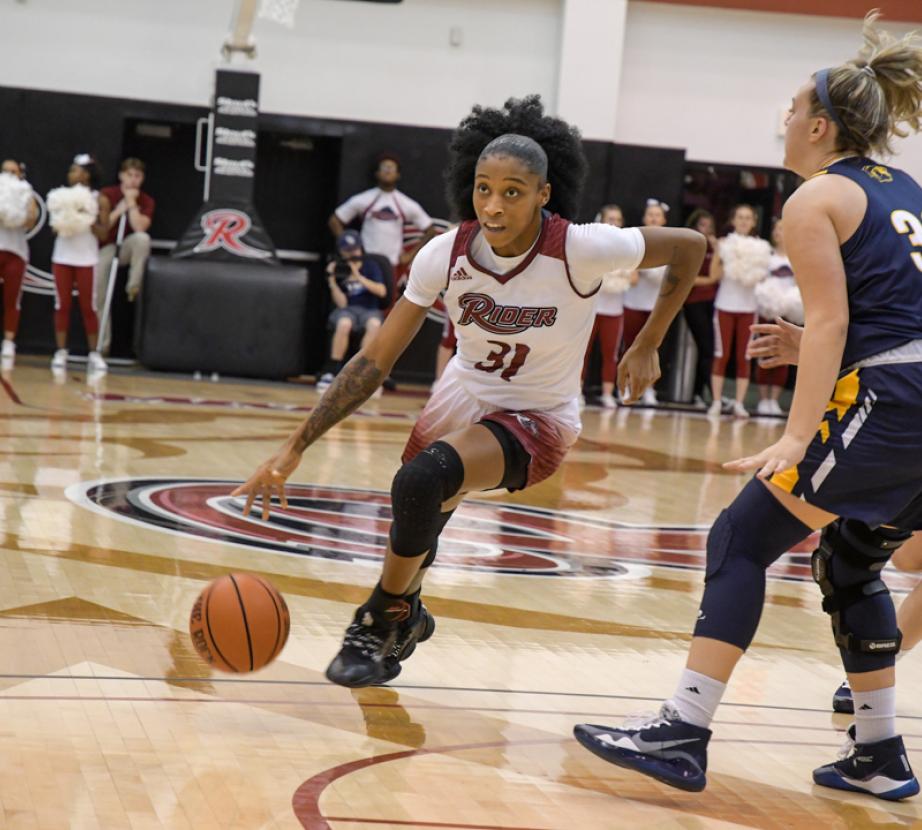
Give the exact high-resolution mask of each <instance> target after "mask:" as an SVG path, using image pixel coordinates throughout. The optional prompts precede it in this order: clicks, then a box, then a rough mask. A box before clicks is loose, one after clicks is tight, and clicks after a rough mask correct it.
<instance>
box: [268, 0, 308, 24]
mask: <svg viewBox="0 0 922 830" xmlns="http://www.w3.org/2000/svg"><path fill="white" fill-rule="evenodd" d="M300 2H301V0H261V2H260V4H259V17H261V18H262V19H263V20H271V21H272V22H273V23H280V24H281V25H282V26H287V27H288V28H289V29H293V28H294V25H295V12H297V11H298V4H299V3H300Z"/></svg>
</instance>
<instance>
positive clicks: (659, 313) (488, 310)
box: [234, 96, 706, 687]
mask: <svg viewBox="0 0 922 830" xmlns="http://www.w3.org/2000/svg"><path fill="white" fill-rule="evenodd" d="M451 152H452V161H451V166H450V168H449V170H448V174H447V179H448V195H449V198H450V200H451V202H452V203H453V206H454V208H455V210H456V212H457V213H458V214H459V217H460V218H461V220H462V222H461V224H460V225H459V227H457V228H455V229H453V230H451V231H449V232H448V233H445V234H442V235H440V236H437V237H436V238H434V239H433V240H431V241H430V242H428V243H427V244H426V245H425V246H424V247H423V249H422V250H421V251H420V252H419V254H418V255H417V257H416V259H415V260H414V262H413V267H412V270H411V272H410V278H409V282H408V284H407V289H406V292H405V293H404V296H403V297H402V298H401V300H400V301H399V302H398V303H397V305H396V306H395V307H394V310H393V311H392V312H391V314H390V315H389V316H388V318H387V320H385V322H384V324H383V325H382V327H381V330H380V332H379V334H378V337H377V338H376V339H375V341H374V342H373V343H372V344H369V345H368V346H367V347H365V348H363V349H362V350H361V352H359V354H358V355H356V357H354V358H353V359H352V360H351V361H350V362H349V363H348V364H347V365H346V366H345V367H344V368H343V370H342V371H341V372H340V374H339V375H338V376H337V378H336V380H334V382H333V384H332V385H331V386H330V388H329V389H328V390H327V391H326V393H325V394H324V396H323V398H322V399H321V401H320V402H319V404H318V405H317V407H316V409H315V410H314V411H313V412H312V413H311V414H310V416H309V417H308V418H307V420H306V421H305V422H304V424H303V425H302V426H301V427H299V428H298V429H297V430H296V431H295V432H294V434H293V435H292V436H291V437H290V438H289V440H288V441H287V442H286V443H285V445H284V446H283V447H282V449H281V450H280V451H279V453H278V454H276V455H275V456H274V457H273V458H271V459H270V460H269V461H268V462H266V463H265V464H264V465H262V466H261V467H260V468H259V469H258V470H257V471H256V473H255V474H254V475H253V476H252V477H251V478H250V479H249V480H248V481H247V482H246V483H245V484H244V485H243V486H241V487H239V488H237V490H236V491H235V492H234V495H246V496H247V502H246V507H245V510H246V512H247V513H249V511H250V508H251V506H252V505H253V502H254V499H255V498H256V497H257V496H260V497H261V498H262V502H263V516H264V517H267V516H268V511H269V506H270V500H271V498H272V496H273V495H277V496H278V497H279V499H280V500H281V503H282V505H285V498H284V482H285V480H286V479H287V478H288V476H290V475H291V474H292V473H293V472H294V470H295V469H296V468H297V466H298V464H299V463H300V461H301V456H302V454H303V452H304V451H305V450H306V449H307V447H309V446H310V445H311V444H312V443H314V442H315V441H316V440H317V439H319V438H320V436H321V435H323V434H324V433H325V432H326V431H327V430H328V429H329V428H330V427H332V426H333V425H334V424H336V423H338V422H339V421H341V420H342V419H343V418H345V417H346V416H347V415H349V413H351V412H354V411H355V410H356V409H357V408H358V407H359V406H360V405H361V404H362V403H363V402H364V401H366V400H367V399H368V398H369V397H370V396H371V394H372V393H373V392H374V391H375V389H377V387H378V386H379V385H380V383H381V381H382V380H383V379H384V378H385V377H386V376H387V373H388V372H389V371H390V369H391V367H392V366H393V365H394V362H395V361H396V360H397V358H398V357H399V356H400V354H401V353H402V352H403V351H404V349H406V347H407V346H408V345H409V343H410V341H411V340H412V339H413V337H414V335H415V334H416V332H417V331H418V330H419V327H420V326H421V325H422V323H423V321H424V320H425V318H426V312H427V310H428V309H429V307H430V306H432V304H433V303H434V302H435V301H436V300H437V299H438V297H439V295H440V294H441V293H442V292H444V302H445V307H446V309H447V311H448V314H449V315H450V317H451V320H452V322H453V323H454V326H455V331H456V332H457V338H458V352H457V354H456V355H455V356H454V357H453V358H451V360H450V361H449V362H448V366H447V367H446V369H445V372H444V374H443V375H442V377H441V378H440V379H439V381H438V383H437V384H436V386H435V388H434V389H433V392H432V395H431V397H430V399H429V401H428V403H427V404H426V406H425V408H424V409H423V411H422V413H421V414H420V416H419V419H418V420H417V422H416V426H415V427H414V429H413V432H412V434H411V435H410V439H409V441H408V442H407V446H406V448H405V450H404V453H403V459H402V460H403V466H402V467H401V468H400V469H399V470H398V472H397V474H396V476H395V478H394V482H393V485H392V487H391V509H392V513H393V522H392V524H391V528H390V534H389V539H388V544H387V552H386V556H385V560H384V567H383V571H382V574H381V580H380V582H379V583H378V584H377V586H376V587H375V589H374V591H373V592H372V594H371V596H370V597H369V598H368V600H366V602H364V603H363V604H362V605H361V606H360V607H359V608H358V609H357V610H356V612H355V615H354V618H353V621H352V623H351V625H349V627H348V629H347V630H346V635H345V638H344V641H343V645H342V648H341V650H340V652H339V654H337V655H336V657H335V658H334V659H333V661H332V663H331V664H330V666H329V668H328V669H327V677H328V678H329V679H330V680H331V681H333V682H334V683H338V684H340V685H343V686H353V687H355V686H369V685H373V684H379V683H384V682H387V681H388V680H391V679H393V678H394V677H396V676H397V674H398V673H399V672H400V669H401V665H400V662H401V661H402V660H404V659H406V658H407V657H409V656H410V654H411V653H412V652H413V650H414V649H415V648H416V645H417V643H418V642H422V641H424V640H426V639H428V638H429V637H430V636H431V635H432V632H433V629H434V621H433V619H432V616H431V615H430V614H429V613H428V611H427V610H426V608H425V606H424V605H423V604H422V602H421V599H420V586H421V583H422V579H423V576H424V575H425V572H426V569H427V568H428V567H429V566H430V565H431V564H432V562H433V560H434V559H435V555H436V550H437V545H438V538H439V534H440V533H441V532H442V529H443V528H444V527H445V524H446V523H447V522H448V521H449V519H450V518H451V515H452V512H453V511H454V509H455V508H456V507H457V506H458V504H459V503H460V501H461V500H462V499H463V497H464V495H465V494H466V493H469V492H477V491H482V490H494V489H500V488H502V489H508V490H521V489H524V488H526V487H529V486H531V485H533V484H537V483H538V482H540V481H542V480H543V479H545V478H547V477H548V476H550V475H551V474H552V473H554V471H555V470H556V469H557V468H558V467H559V465H560V464H561V462H562V461H563V458H564V456H565V455H566V453H567V451H568V450H569V448H570V447H571V446H572V445H573V443H574V442H575V441H576V438H577V436H578V434H579V430H580V426H581V424H580V417H579V403H578V400H579V393H580V368H581V366H582V361H583V355H584V353H585V350H586V342H587V340H588V338H589V334H590V332H591V331H592V324H593V321H594V319H595V294H596V293H597V292H598V291H599V288H600V287H601V283H602V275H603V274H605V273H607V272H609V271H612V270H615V269H625V270H634V269H636V268H638V267H644V268H653V267H657V266H662V265H668V266H669V268H668V269H667V270H668V273H667V274H666V275H665V277H664V279H663V285H662V288H661V290H660V294H659V297H658V299H657V302H656V305H655V307H654V309H653V311H652V312H651V314H650V318H649V319H648V320H647V323H646V325H645V326H644V328H643V330H642V331H641V332H640V334H639V335H638V336H637V339H636V340H635V342H634V345H633V346H632V347H631V348H630V349H629V350H628V351H627V352H626V353H625V355H624V358H623V359H622V361H621V367H620V372H619V385H620V387H621V390H622V394H625V395H627V401H628V402H630V401H632V400H636V399H637V398H638V397H639V396H640V395H642V394H643V391H644V390H645V389H647V388H648V387H649V386H650V385H651V384H652V383H653V382H654V381H655V380H656V378H657V377H658V376H659V363H658V359H657V353H656V350H657V347H658V346H659V344H660V343H661V342H662V340H663V337H664V336H665V334H666V331H667V330H668V328H669V325H670V323H671V322H672V320H673V319H674V318H675V316H676V314H677V313H678V312H679V310H680V309H681V308H682V304H683V302H684V300H685V297H686V295H687V294H688V292H689V291H690V289H691V286H692V285H693V283H694V280H695V277H696V276H697V275H698V272H699V269H700V266H701V262H702V261H703V259H704V253H705V248H706V242H705V239H704V237H703V236H701V234H699V233H697V232H695V231H691V230H688V229H685V228H643V229H638V228H627V229H624V228H617V227H614V226H612V225H603V224H596V223H593V224H586V225H577V224H573V223H571V222H570V221H569V219H570V217H573V216H574V215H575V214H576V212H577V210H578V209H579V204H580V190H581V188H582V184H583V180H584V178H585V174H586V169H587V163H586V159H585V157H584V155H583V150H582V144H581V141H580V137H579V133H578V132H577V131H576V130H575V129H574V128H573V127H571V126H570V125H568V124H567V123H565V122H564V121H561V120H560V119H557V118H552V117H550V116H546V115H545V114H544V110H543V106H542V104H541V101H540V99H539V98H538V97H537V96H530V97H528V98H525V99H523V100H515V99H512V100H510V101H507V102H506V105H505V107H504V108H503V109H502V110H497V109H488V108H481V107H475V108H474V110H473V112H472V113H471V114H470V115H469V116H468V117H467V118H465V119H464V121H463V122H462V124H461V126H460V127H459V128H458V130H457V131H456V132H455V135H454V137H453V139H452V143H451ZM627 387H629V388H630V392H629V393H628V391H627Z"/></svg>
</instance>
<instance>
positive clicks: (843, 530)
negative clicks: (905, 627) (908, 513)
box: [811, 519, 912, 672]
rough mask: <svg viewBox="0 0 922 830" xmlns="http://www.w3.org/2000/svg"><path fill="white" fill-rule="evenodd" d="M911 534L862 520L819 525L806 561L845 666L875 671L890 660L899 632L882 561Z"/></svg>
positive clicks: (897, 644)
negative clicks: (882, 575)
mask: <svg viewBox="0 0 922 830" xmlns="http://www.w3.org/2000/svg"><path fill="white" fill-rule="evenodd" d="M911 535H912V534H911V533H910V532H909V531H904V530H896V529H894V528H886V527H879V528H877V529H875V530H872V529H871V528H870V527H868V526H867V525H866V524H864V522H859V521H855V520H853V519H838V520H836V521H834V522H833V523H832V524H830V525H829V526H828V527H826V528H825V529H824V530H823V533H822V535H821V537H820V545H819V547H818V548H817V549H816V551H814V553H813V559H812V561H811V564H812V568H813V579H814V580H815V581H816V583H817V584H818V585H819V586H820V590H821V591H822V592H823V610H824V611H825V612H826V613H827V614H829V615H830V616H831V618H832V633H833V637H834V638H835V642H836V645H837V646H838V647H839V649H840V651H841V653H842V661H843V663H844V664H845V668H846V669H847V670H848V671H855V672H866V671H876V670H877V669H881V668H886V667H888V666H892V665H893V661H894V659H895V657H894V655H895V654H896V653H897V652H898V651H899V650H900V641H901V640H902V635H901V634H900V631H899V629H898V628H897V625H896V612H895V611H894V609H893V600H892V599H891V598H890V592H889V591H888V590H887V586H886V585H885V584H884V582H883V580H881V578H880V572H881V570H883V567H884V565H886V564H887V561H888V560H889V559H890V557H891V556H893V553H894V552H895V551H896V550H897V548H899V547H900V545H902V544H903V542H905V541H906V540H907V539H908V538H909V537H910V536H911Z"/></svg>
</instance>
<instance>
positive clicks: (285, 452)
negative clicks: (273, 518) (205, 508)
mask: <svg viewBox="0 0 922 830" xmlns="http://www.w3.org/2000/svg"><path fill="white" fill-rule="evenodd" d="M300 463H301V453H299V452H297V451H296V450H294V449H292V448H291V447H289V446H288V445H287V444H286V446H284V447H282V449H281V450H279V452H278V453H276V454H275V455H274V456H273V457H272V458H270V459H269V460H268V461H266V462H265V463H264V464H261V465H260V466H259V468H258V469H257V470H256V472H255V473H253V475H251V476H250V477H249V478H248V479H247V480H246V481H245V482H244V483H243V484H241V485H240V486H239V487H238V488H237V489H236V490H234V491H233V492H232V493H231V495H232V496H243V495H245V496H246V497H247V503H246V507H245V508H244V509H243V513H244V515H245V516H249V515H250V509H251V508H252V507H253V502H254V501H256V499H257V498H259V499H262V517H263V521H268V520H269V509H270V508H271V506H272V496H273V495H277V496H278V498H279V502H280V503H281V505H282V507H283V508H287V507H288V499H287V498H286V497H285V482H286V481H287V480H288V477H289V476H290V475H291V474H292V473H293V472H294V471H295V470H296V469H297V468H298V465H299V464H300Z"/></svg>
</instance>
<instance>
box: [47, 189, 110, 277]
mask: <svg viewBox="0 0 922 830" xmlns="http://www.w3.org/2000/svg"><path fill="white" fill-rule="evenodd" d="M93 196H94V197H95V198H96V200H97V201H98V200H99V193H98V192H97V191H95V190H94V191H93ZM51 262H52V263H56V264H58V265H73V266H77V267H87V266H95V265H96V263H98V262H99V240H98V239H97V238H96V237H95V236H94V235H93V232H92V231H91V230H86V231H81V232H80V233H77V234H74V235H73V236H61V235H60V234H55V237H54V248H52V250H51Z"/></svg>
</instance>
